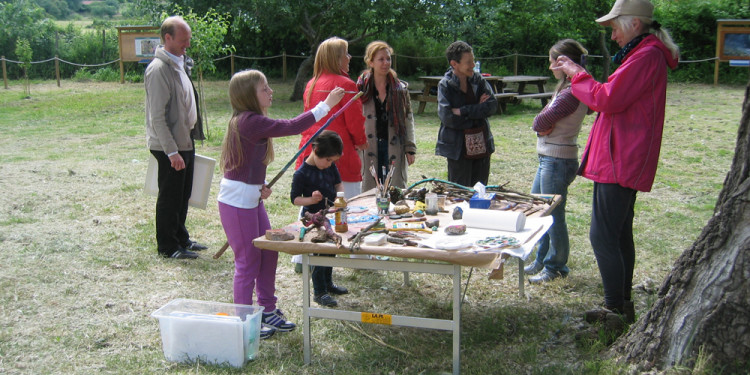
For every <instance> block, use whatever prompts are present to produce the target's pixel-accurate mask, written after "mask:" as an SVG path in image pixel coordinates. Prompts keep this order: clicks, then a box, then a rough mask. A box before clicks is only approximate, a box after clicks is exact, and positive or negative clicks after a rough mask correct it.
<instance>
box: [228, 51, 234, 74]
mask: <svg viewBox="0 0 750 375" xmlns="http://www.w3.org/2000/svg"><path fill="white" fill-rule="evenodd" d="M229 73H230V74H229V79H232V76H234V52H229Z"/></svg>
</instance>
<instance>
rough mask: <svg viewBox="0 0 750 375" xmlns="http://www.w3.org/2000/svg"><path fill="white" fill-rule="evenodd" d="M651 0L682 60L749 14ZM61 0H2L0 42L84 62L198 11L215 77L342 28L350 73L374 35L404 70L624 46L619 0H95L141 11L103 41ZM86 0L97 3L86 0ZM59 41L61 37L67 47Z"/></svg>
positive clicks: (532, 70)
mask: <svg viewBox="0 0 750 375" xmlns="http://www.w3.org/2000/svg"><path fill="white" fill-rule="evenodd" d="M653 2H654V4H655V18H656V19H657V20H658V21H659V22H660V23H662V24H663V25H664V26H665V27H666V28H667V29H668V30H669V31H670V32H671V33H672V36H673V38H674V40H675V41H676V43H677V44H678V45H679V46H680V49H681V60H682V61H697V60H703V59H708V58H711V57H713V56H714V55H715V45H716V20H717V19H750V0H680V1H673V0H653ZM63 4H67V9H69V11H79V10H82V6H81V1H80V0H65V1H63V0H10V1H7V0H6V1H0V24H2V25H3V27H2V28H0V54H1V55H4V56H6V58H8V59H14V60H17V58H16V56H15V52H14V48H15V40H16V39H17V38H26V39H27V40H29V42H30V44H31V48H32V50H33V51H34V56H36V58H37V59H40V60H42V59H48V58H51V57H53V56H54V55H56V54H57V55H59V56H60V57H61V58H63V59H65V60H67V61H71V62H74V63H78V64H99V63H102V62H105V61H112V60H115V59H116V58H117V56H118V50H117V40H116V37H115V35H116V30H115V29H114V27H113V26H114V25H122V24H152V25H158V24H160V23H161V21H162V20H163V17H162V15H164V14H183V15H184V13H188V14H187V15H185V17H186V18H187V19H188V22H189V23H191V25H192V27H193V36H194V42H193V48H191V49H190V51H189V54H190V55H191V56H192V57H194V59H195V60H196V63H199V64H201V66H198V70H199V72H201V73H203V74H207V75H208V76H210V77H214V78H226V77H228V76H229V69H230V60H229V59H223V60H220V61H214V59H215V58H217V57H222V56H225V55H227V54H229V52H230V51H234V53H235V54H236V55H238V56H242V57H250V58H252V59H237V60H235V70H240V69H247V68H256V69H260V70H262V71H264V72H265V73H266V74H267V75H268V76H269V77H280V76H281V74H282V65H281V64H280V59H279V58H270V57H275V56H279V55H281V54H282V53H284V52H285V53H286V54H287V56H289V58H288V59H287V73H288V74H289V75H291V76H293V75H294V72H295V71H296V70H297V69H298V68H299V66H300V65H301V64H302V62H303V61H304V60H305V59H306V58H308V57H309V56H312V55H313V54H314V51H315V49H316V48H317V45H318V44H319V43H320V41H322V40H324V39H326V38H328V37H330V36H334V35H335V36H340V37H342V38H345V39H347V40H349V42H350V46H349V49H350V53H351V54H352V55H353V56H355V59H353V60H352V63H351V74H352V75H356V74H358V73H359V71H360V70H362V69H364V68H365V65H364V63H363V62H362V59H361V56H362V55H363V54H364V47H365V45H366V44H367V43H368V42H369V41H372V40H375V39H380V40H385V41H387V42H388V43H390V44H391V45H392V46H393V47H394V49H395V50H396V54H397V56H398V55H403V56H410V57H404V58H400V59H398V60H399V61H398V66H397V68H398V70H397V71H398V72H399V73H400V74H402V75H405V76H407V77H408V76H415V75H422V74H442V73H443V72H444V71H445V69H446V66H447V64H446V63H445V61H444V58H443V52H444V49H445V46H447V45H448V44H449V43H450V42H452V41H454V40H457V39H462V40H465V41H467V42H468V43H469V44H471V45H472V46H473V47H474V52H475V55H476V57H477V59H478V60H480V61H481V62H482V70H483V71H486V72H491V73H494V74H512V73H516V72H517V73H518V74H549V72H548V70H547V60H546V58H544V57H545V56H546V54H547V51H548V49H549V47H550V46H551V45H552V44H553V43H554V42H556V41H557V40H559V39H562V38H573V39H576V40H578V41H580V42H581V43H583V45H584V46H586V47H587V49H588V50H589V52H590V54H591V55H593V56H592V58H591V59H590V61H591V63H592V65H590V66H589V68H590V69H591V70H593V72H594V73H595V75H596V76H597V77H600V78H601V70H602V69H603V68H602V66H603V64H602V60H601V59H600V58H599V57H597V56H601V55H603V54H605V52H609V53H610V54H614V53H615V52H616V51H617V50H619V46H617V44H616V43H614V42H613V41H611V40H610V29H605V28H602V27H601V26H599V25H598V24H596V22H594V20H595V19H596V18H597V17H599V16H601V15H603V14H605V13H607V12H608V11H609V9H610V7H611V5H612V0H566V1H560V0H513V1H502V2H499V1H494V0H457V1H451V2H431V1H420V0H386V1H365V2H362V1H357V0H344V1H338V2H300V1H296V0H237V1H234V2H219V3H217V2H215V1H208V0H177V1H175V2H163V1H161V0H135V1H133V0H130V1H125V2H123V3H122V4H119V2H118V1H117V0H107V1H106V2H102V3H101V4H99V5H96V6H106V7H109V8H111V9H116V8H119V9H120V10H121V11H122V14H123V15H124V16H127V17H132V19H131V20H128V21H124V20H117V21H110V22H109V23H107V22H100V23H99V24H97V25H95V26H94V28H95V29H96V30H99V31H101V30H104V31H105V33H106V34H107V35H106V36H105V38H104V39H105V41H104V43H102V41H101V39H102V37H101V33H99V34H98V35H97V34H96V33H90V32H87V31H86V30H80V29H78V28H76V27H73V26H69V27H63V28H59V27H56V26H55V25H54V24H53V23H52V22H51V21H50V18H49V17H50V16H53V17H57V18H60V17H63V16H62V13H63V11H62V9H64V8H65V6H64V5H63ZM40 5H41V6H40ZM92 6H93V5H92ZM86 9H90V8H87V7H83V10H86ZM182 9H185V11H182ZM91 11H92V12H93V9H92V10H91ZM115 12H116V11H115ZM113 14H114V13H113V12H109V11H107V12H103V13H102V14H101V15H100V16H99V18H98V19H99V20H102V19H109V17H110V16H111V15H113ZM191 18H192V19H191ZM201 34H205V35H201ZM204 41H205V42H204ZM602 41H603V42H604V43H602ZM56 46H61V47H60V49H59V50H58V49H57V47H56ZM232 46H234V47H232ZM231 48H234V49H233V50H232V49H231ZM515 53H519V54H523V55H526V56H522V57H520V58H519V60H518V63H517V65H516V62H515V59H514V58H513V57H512V56H513V54H515ZM61 69H62V72H61V73H62V75H63V77H66V76H67V77H69V76H71V75H72V74H73V73H74V72H75V71H76V69H77V67H74V66H69V65H66V64H63V65H61ZM713 69H714V63H713V62H712V61H704V62H695V63H682V64H680V67H679V69H677V70H676V71H675V72H673V73H671V74H670V79H671V80H673V81H688V82H703V83H709V82H711V81H712V78H713ZM8 72H9V77H11V78H18V77H21V75H22V69H21V68H20V67H18V66H17V65H16V64H10V65H9V67H8ZM29 74H30V75H31V76H32V77H33V76H41V77H53V76H54V65H53V64H51V63H49V64H35V65H33V66H32V67H31V69H30V71H29ZM720 79H721V82H722V83H744V82H745V81H747V73H746V71H745V70H743V69H737V68H730V67H728V66H727V64H721V65H720Z"/></svg>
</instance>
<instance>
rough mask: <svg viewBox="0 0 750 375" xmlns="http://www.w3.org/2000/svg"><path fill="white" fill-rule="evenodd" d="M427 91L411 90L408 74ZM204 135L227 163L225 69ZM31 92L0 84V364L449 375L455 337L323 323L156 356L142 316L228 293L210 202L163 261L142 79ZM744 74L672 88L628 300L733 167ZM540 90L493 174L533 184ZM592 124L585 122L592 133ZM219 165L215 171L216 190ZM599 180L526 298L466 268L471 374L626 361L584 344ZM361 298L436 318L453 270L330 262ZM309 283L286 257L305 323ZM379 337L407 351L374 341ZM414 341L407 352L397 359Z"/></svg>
mask: <svg viewBox="0 0 750 375" xmlns="http://www.w3.org/2000/svg"><path fill="white" fill-rule="evenodd" d="M271 86H272V87H273V89H274V90H275V91H276V92H275V94H274V97H275V101H274V105H273V107H272V108H271V111H270V115H271V116H272V117H276V118H290V117H293V116H296V115H297V114H299V113H300V111H301V107H302V106H301V103H299V102H294V103H292V102H288V101H287V100H286V98H288V97H289V95H290V93H291V82H287V83H282V82H271ZM414 86H418V85H414ZM205 87H206V103H207V106H208V108H207V113H208V126H209V131H210V134H211V138H210V139H209V140H207V141H206V142H203V143H202V144H200V143H199V144H198V145H197V151H198V153H200V154H203V155H206V156H210V157H214V158H218V156H219V153H220V145H221V140H222V137H223V134H224V128H225V126H226V123H227V121H228V118H229V114H230V108H229V104H228V100H227V94H226V90H227V82H226V81H221V82H208V83H207V84H206V86H205ZM31 92H32V97H31V99H22V96H23V95H22V89H21V84H20V83H19V82H12V86H11V87H10V89H8V90H1V91H0V128H1V129H2V132H3V134H4V136H5V139H6V141H5V142H4V147H2V148H0V189H1V190H0V191H2V192H3V193H2V194H0V244H1V245H2V246H0V255H1V256H0V373H11V374H15V373H19V374H20V373H23V374H26V373H34V374H44V373H80V374H88V373H94V372H105V373H122V374H126V373H127V374H131V373H191V374H194V373H201V374H203V373H210V374H234V373H257V374H291V373H295V374H296V373H300V374H328V373H337V374H417V373H419V374H437V373H444V372H450V371H451V336H450V334H449V333H444V332H437V331H426V330H417V329H409V328H396V327H385V326H378V325H359V324H352V323H345V322H338V321H327V320H314V321H313V323H312V325H311V328H312V332H313V338H314V339H313V355H312V360H313V362H312V364H311V365H310V366H304V365H303V361H302V354H301V348H302V332H301V330H297V331H295V332H293V333H288V334H277V335H276V336H275V337H274V338H272V339H270V340H267V341H264V342H263V343H262V345H261V352H260V355H259V357H258V358H257V359H256V360H255V361H253V362H252V363H250V364H248V365H247V366H246V367H245V368H244V369H242V370H233V369H228V368H221V367H216V366H206V365H203V364H200V363H198V364H192V365H186V364H175V363H170V362H167V361H166V360H165V359H164V356H163V354H162V350H161V339H160V336H159V328H158V323H157V321H156V320H154V319H152V318H150V317H149V314H150V313H151V312H152V311H154V310H156V309H157V308H159V307H160V306H162V305H164V304H165V303H167V302H168V301H170V300H171V299H174V298H193V299H200V300H211V301H221V302H231V301H232V275H233V268H234V266H233V263H232V259H233V257H232V253H231V251H229V252H227V253H226V254H225V255H224V256H223V257H222V258H220V259H219V260H213V259H211V258H210V255H212V254H213V252H215V251H216V250H217V249H218V248H219V246H221V245H222V244H223V243H224V241H225V237H224V233H223V229H222V227H221V224H220V222H219V218H218V213H217V208H216V205H215V204H213V203H211V204H209V206H208V208H207V209H206V210H198V209H191V210H190V213H189V215H188V216H189V218H188V227H189V229H190V230H191V234H192V236H193V237H194V238H195V239H197V240H199V241H201V242H204V243H207V244H209V245H210V246H211V249H210V250H208V252H206V253H205V254H202V255H201V259H199V260H196V261H173V260H165V259H161V258H159V257H157V256H156V245H155V241H154V225H153V215H154V204H155V201H154V198H153V197H150V196H147V195H144V194H143V193H142V186H143V178H144V176H145V171H146V165H147V160H148V156H149V154H148V151H147V150H146V147H145V136H144V115H143V107H144V106H143V102H144V92H143V86H142V85H141V84H124V85H120V84H117V83H95V82H91V83H77V82H69V81H64V82H63V83H62V87H61V88H57V87H56V85H55V83H54V82H39V83H35V84H33V87H32V90H31ZM742 95H743V88H742V87H728V86H718V87H715V86H704V85H682V84H675V85H671V86H670V88H669V95H668V104H667V123H666V125H665V135H664V143H663V144H664V147H663V150H662V155H661V164H660V167H659V171H658V174H657V177H656V183H655V184H654V189H653V191H652V192H650V193H639V194H638V201H637V204H636V219H635V224H634V225H635V233H636V246H637V249H638V250H637V251H638V252H637V257H638V258H637V263H636V274H635V284H637V285H636V291H635V299H636V308H637V312H638V313H639V314H640V313H643V312H644V311H645V310H646V309H648V307H649V304H650V303H652V302H653V300H654V298H655V297H654V294H653V293H654V290H655V288H656V287H657V286H658V285H659V283H660V282H661V280H662V279H663V278H664V277H665V275H667V274H668V272H669V271H670V269H671V267H672V263H673V261H674V259H675V258H676V257H677V256H678V255H679V254H680V253H681V252H682V251H683V250H684V249H685V248H687V247H688V246H689V245H690V244H691V243H692V242H693V240H694V239H695V238H696V237H697V235H698V234H699V232H700V231H701V229H702V228H703V225H704V224H705V222H706V221H707V220H708V218H709V217H710V216H711V215H712V211H713V206H714V203H715V200H716V197H717V196H718V192H719V190H720V189H721V186H722V183H723V180H724V176H725V174H726V172H727V170H728V168H729V165H730V162H731V158H732V155H733V152H734V151H733V150H734V143H735V137H736V132H737V124H738V122H739V117H740V106H741V101H742ZM540 109H541V107H540V104H539V103H538V101H534V102H529V103H523V104H522V105H517V106H509V111H508V113H507V114H503V115H502V116H493V117H492V118H491V126H492V131H493V133H494V134H495V139H496V148H497V151H496V153H495V154H494V155H493V156H492V173H491V177H490V182H491V183H493V184H505V183H507V187H508V188H511V189H515V190H519V191H528V190H530V185H531V181H532V179H533V175H534V172H535V170H536V152H535V144H536V138H535V135H534V133H533V132H532V131H531V130H530V124H531V121H532V119H533V117H534V115H535V114H536V113H537V112H538V111H539V110H540ZM592 122H593V116H589V117H587V119H586V122H585V126H584V130H583V133H582V136H581V138H580V139H579V143H580V144H581V145H583V143H584V142H585V138H586V135H587V133H588V130H589V128H590V125H591V123H592ZM438 126H439V120H438V118H437V116H436V114H435V106H434V104H428V106H427V110H426V111H425V113H424V114H421V115H417V116H416V130H417V140H418V147H419V150H418V155H417V162H416V164H415V165H414V166H412V167H411V168H410V180H411V181H412V182H413V181H417V180H418V179H421V176H422V175H424V176H427V177H438V178H444V177H445V176H446V167H445V160H444V159H442V158H439V157H436V156H435V155H434V144H435V139H436V135H437V129H438ZM298 142H299V137H288V138H284V139H280V140H278V142H276V143H275V144H276V152H277V161H276V162H274V163H273V164H272V165H271V166H270V167H269V170H268V175H269V176H274V175H275V174H276V173H277V172H278V170H279V169H280V168H281V166H282V165H283V164H284V163H285V161H286V160H288V158H290V157H291V156H292V155H293V154H294V152H295V151H296V149H297V144H298ZM220 177H221V175H220V172H219V171H218V170H217V171H216V174H215V176H214V180H213V185H212V190H211V198H210V199H211V202H214V201H215V198H216V193H217V191H218V182H219V179H220ZM290 182H291V173H287V174H286V175H285V176H284V177H283V178H282V179H281V180H280V182H279V183H277V185H276V186H275V188H274V194H273V195H272V196H271V198H270V199H269V200H268V202H267V206H266V207H267V208H268V211H269V214H270V216H271V222H272V225H273V226H274V227H276V228H278V227H282V226H284V225H285V224H286V223H289V222H292V221H293V220H294V217H295V214H296V212H297V209H296V208H295V207H293V206H292V205H291V204H290V202H289V198H288V191H289V190H288V186H289V184H290ZM591 188H592V183H591V182H590V181H587V180H583V179H577V180H576V181H575V182H574V183H573V184H572V186H571V188H570V196H569V199H570V201H569V203H568V220H569V226H570V233H571V246H572V252H571V258H570V261H569V266H570V268H571V274H570V276H569V277H568V278H567V279H564V280H558V281H555V282H552V283H550V284H546V285H541V286H537V285H533V286H529V285H527V286H526V296H525V298H523V299H521V298H518V295H517V279H516V276H515V275H516V272H517V268H516V267H517V265H516V264H517V263H516V262H509V263H508V264H506V275H507V276H508V277H506V279H504V280H488V279H487V278H486V277H485V275H486V270H473V273H472V275H473V276H472V278H471V279H469V277H468V276H469V272H470V271H471V270H470V269H464V270H463V282H464V283H467V282H468V289H467V294H466V299H465V302H464V304H463V306H462V314H463V320H462V356H461V363H462V373H466V374H488V373H492V374H517V373H528V374H565V373H571V374H572V373H576V374H577V373H617V372H618V371H619V370H618V368H617V367H616V366H614V365H612V364H611V363H609V362H608V361H606V360H603V359H601V358H600V356H599V351H600V350H601V349H603V348H604V346H603V344H602V343H601V342H597V341H594V342H576V341H575V340H574V338H573V337H574V335H575V332H577V330H578V329H580V326H581V325H582V321H581V318H580V313H581V311H582V310H584V309H587V308H590V307H593V306H595V305H597V304H598V303H599V302H600V301H601V298H602V295H601V284H600V279H599V275H598V269H597V267H596V264H595V261H594V257H593V254H592V251H591V249H590V245H589V242H588V225H589V216H590V215H589V212H590V208H591V207H590V200H591ZM334 277H335V278H336V282H337V283H339V284H342V285H345V286H347V287H348V288H349V289H350V290H351V291H352V293H351V294H350V295H347V296H342V297H341V298H340V299H339V302H340V303H341V305H342V306H343V307H344V308H350V309H353V310H357V309H359V310H362V311H378V312H384V313H392V314H408V315H416V316H426V317H438V318H440V317H447V316H450V312H451V310H450V294H451V289H450V283H451V280H450V278H447V277H440V276H435V275H421V274H416V275H412V276H411V279H412V284H411V285H409V286H405V285H403V283H402V281H403V276H402V275H401V274H399V273H387V272H367V271H353V270H348V269H336V270H335V276H334ZM301 285H302V281H301V279H300V277H299V275H297V274H295V273H294V272H293V267H292V265H291V264H290V263H289V256H288V255H286V254H282V255H281V258H280V263H279V268H278V280H277V295H278V297H279V302H278V304H279V306H280V307H281V308H282V309H284V310H285V311H286V313H287V315H288V316H289V317H290V318H291V319H292V320H294V321H295V322H297V323H301V321H302V317H301V303H302V302H301V295H300V291H301ZM373 338H377V339H379V340H382V341H383V342H385V343H387V344H388V345H390V346H394V347H397V348H399V349H401V350H402V351H403V352H402V351H398V350H393V349H391V348H388V347H386V346H384V345H381V344H380V343H379V342H378V340H375V339H373ZM404 352H406V353H408V354H404Z"/></svg>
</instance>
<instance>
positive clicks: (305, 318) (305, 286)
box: [302, 254, 310, 365]
mask: <svg viewBox="0 0 750 375" xmlns="http://www.w3.org/2000/svg"><path fill="white" fill-rule="evenodd" d="M302 336H303V340H302V341H303V346H304V350H303V352H304V354H303V356H304V358H305V364H306V365H309V364H310V255H309V254H302Z"/></svg>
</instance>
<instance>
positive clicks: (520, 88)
mask: <svg viewBox="0 0 750 375" xmlns="http://www.w3.org/2000/svg"><path fill="white" fill-rule="evenodd" d="M525 90H526V82H518V95H523V92H524V91H525Z"/></svg>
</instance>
